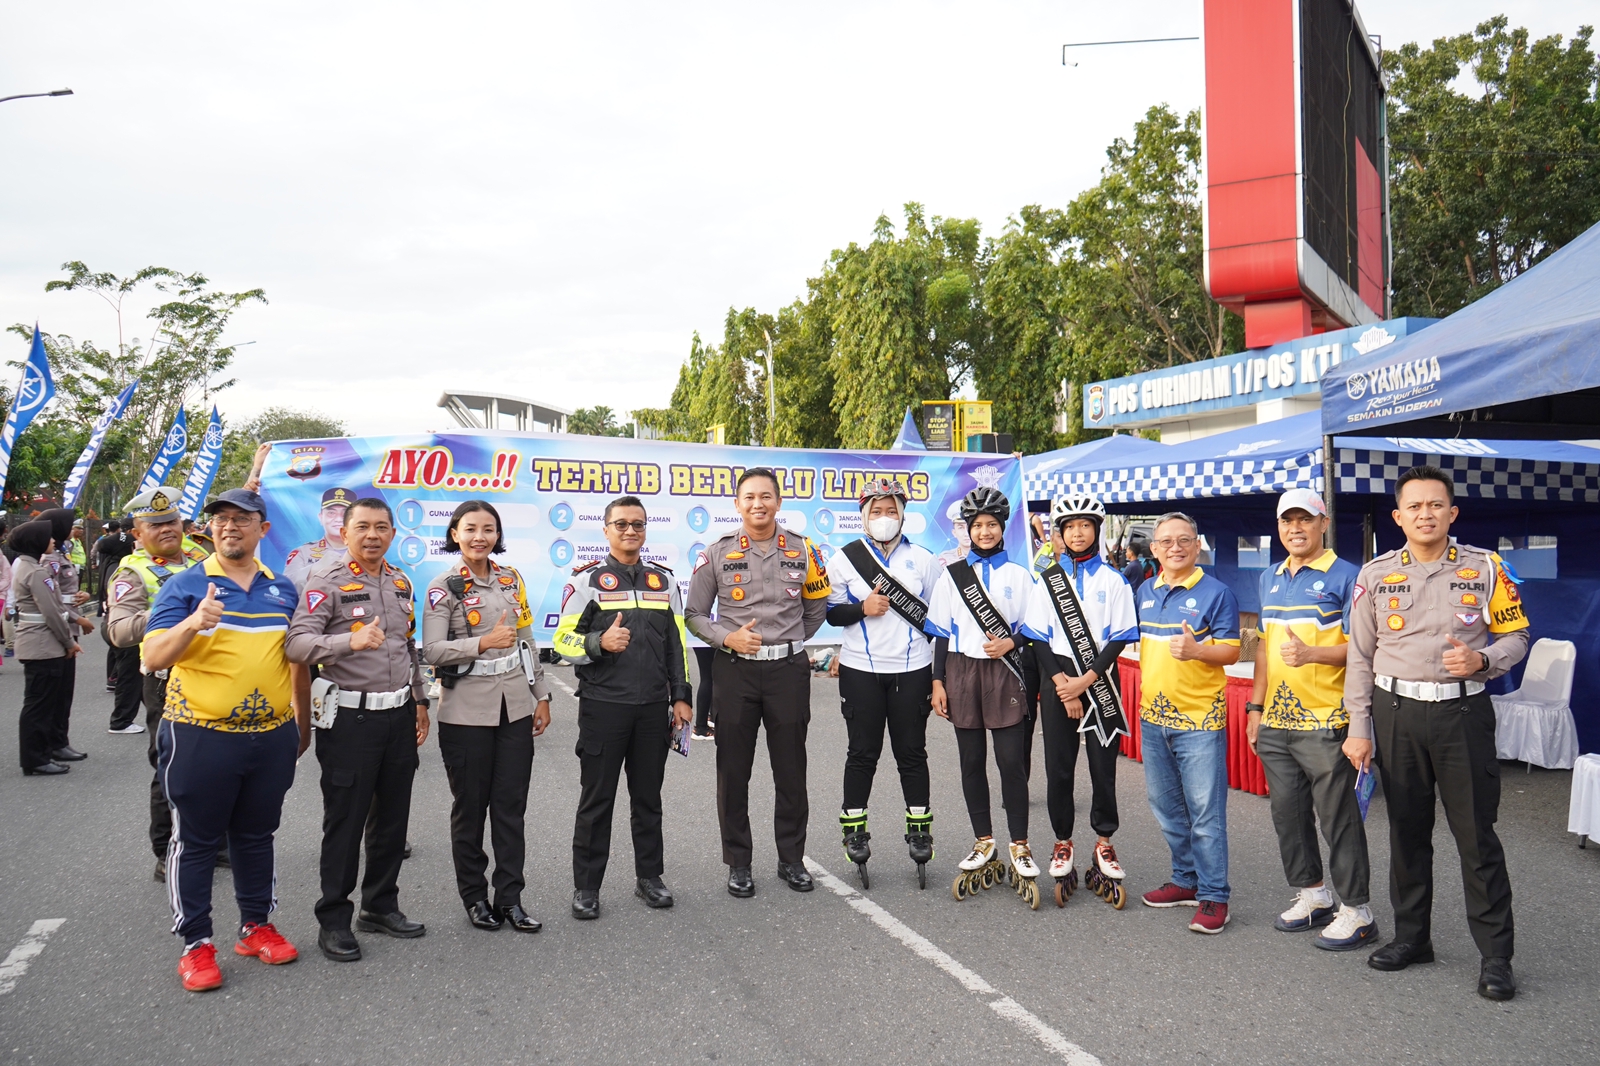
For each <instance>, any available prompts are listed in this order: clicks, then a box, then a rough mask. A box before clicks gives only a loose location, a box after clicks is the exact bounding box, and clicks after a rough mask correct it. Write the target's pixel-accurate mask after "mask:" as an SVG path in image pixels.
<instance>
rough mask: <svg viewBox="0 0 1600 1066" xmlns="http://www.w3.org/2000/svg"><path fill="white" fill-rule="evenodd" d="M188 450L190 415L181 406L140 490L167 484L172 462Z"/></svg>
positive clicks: (145, 474) (144, 490)
mask: <svg viewBox="0 0 1600 1066" xmlns="http://www.w3.org/2000/svg"><path fill="white" fill-rule="evenodd" d="M188 450H189V416H188V415H187V414H185V413H184V410H183V408H181V407H180V408H178V417H177V418H174V419H173V420H172V428H171V429H169V430H167V438H166V440H164V441H162V442H161V450H160V451H158V452H156V457H155V458H154V459H152V460H150V469H149V470H146V471H145V472H144V479H143V480H142V481H140V482H139V491H140V492H149V491H150V490H151V489H158V488H160V487H161V486H163V485H165V484H166V483H167V471H169V470H171V469H172V464H173V463H175V462H177V461H178V460H179V459H181V458H183V453H184V452H186V451H188Z"/></svg>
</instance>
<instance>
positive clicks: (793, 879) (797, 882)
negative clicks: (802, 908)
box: [778, 862, 817, 892]
mask: <svg viewBox="0 0 1600 1066" xmlns="http://www.w3.org/2000/svg"><path fill="white" fill-rule="evenodd" d="M778 876H779V877H781V878H783V879H784V880H785V881H787V882H789V887H790V888H792V889H794V890H795V891H796V892H810V891H811V890H812V889H813V888H816V887H817V883H816V882H815V881H813V880H811V875H810V874H808V873H806V868H805V865H804V864H803V863H798V862H780V863H779V864H778Z"/></svg>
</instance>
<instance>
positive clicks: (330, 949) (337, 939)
mask: <svg viewBox="0 0 1600 1066" xmlns="http://www.w3.org/2000/svg"><path fill="white" fill-rule="evenodd" d="M317 947H319V948H321V949H322V953H323V954H324V955H326V956H327V957H328V958H330V959H332V960H333V961H334V962H355V961H356V960H357V959H359V958H361V943H360V941H358V940H356V935H355V934H354V933H352V932H351V931H350V930H348V929H320V930H318V931H317Z"/></svg>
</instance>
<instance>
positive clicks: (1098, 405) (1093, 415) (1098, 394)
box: [1086, 385, 1106, 422]
mask: <svg viewBox="0 0 1600 1066" xmlns="http://www.w3.org/2000/svg"><path fill="white" fill-rule="evenodd" d="M1086 413H1087V414H1088V416H1089V421H1091V422H1098V421H1100V420H1101V419H1102V418H1104V417H1105V416H1106V389H1105V386H1104V385H1090V386H1089V406H1088V408H1087V412H1086Z"/></svg>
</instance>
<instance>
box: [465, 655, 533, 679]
mask: <svg viewBox="0 0 1600 1066" xmlns="http://www.w3.org/2000/svg"><path fill="white" fill-rule="evenodd" d="M521 667H522V658H521V657H520V656H517V655H502V656H500V657H499V658H495V659H478V660H475V661H474V662H473V664H472V669H471V670H468V671H467V672H466V673H465V674H462V675H460V676H462V677H499V676H500V675H501V674H509V673H510V672H511V671H513V670H518V669H521Z"/></svg>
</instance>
